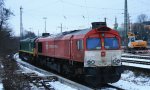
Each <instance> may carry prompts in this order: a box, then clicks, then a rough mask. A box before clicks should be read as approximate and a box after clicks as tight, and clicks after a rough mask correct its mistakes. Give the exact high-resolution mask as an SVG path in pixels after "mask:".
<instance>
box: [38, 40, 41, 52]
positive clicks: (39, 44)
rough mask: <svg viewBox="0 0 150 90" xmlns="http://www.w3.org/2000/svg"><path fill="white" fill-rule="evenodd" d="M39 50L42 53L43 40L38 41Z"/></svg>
mask: <svg viewBox="0 0 150 90" xmlns="http://www.w3.org/2000/svg"><path fill="white" fill-rule="evenodd" d="M38 52H39V53H42V42H39V43H38Z"/></svg>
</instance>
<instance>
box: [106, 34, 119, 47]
mask: <svg viewBox="0 0 150 90" xmlns="http://www.w3.org/2000/svg"><path fill="white" fill-rule="evenodd" d="M104 45H105V49H118V48H119V43H118V40H117V38H115V37H112V38H104Z"/></svg>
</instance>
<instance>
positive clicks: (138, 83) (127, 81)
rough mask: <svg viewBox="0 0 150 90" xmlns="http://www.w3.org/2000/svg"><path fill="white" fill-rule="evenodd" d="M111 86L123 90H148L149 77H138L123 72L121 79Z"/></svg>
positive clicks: (131, 73)
mask: <svg viewBox="0 0 150 90" xmlns="http://www.w3.org/2000/svg"><path fill="white" fill-rule="evenodd" d="M112 85H114V86H117V87H120V88H123V89H125V90H150V77H147V76H144V75H142V74H141V75H140V76H135V74H134V73H133V72H132V71H128V70H126V71H124V73H123V74H122V76H121V79H120V80H119V81H118V82H116V83H113V84H112Z"/></svg>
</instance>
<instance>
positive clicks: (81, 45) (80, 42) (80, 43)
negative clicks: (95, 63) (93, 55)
mask: <svg viewBox="0 0 150 90" xmlns="http://www.w3.org/2000/svg"><path fill="white" fill-rule="evenodd" d="M77 48H78V50H82V49H83V40H78V41H77Z"/></svg>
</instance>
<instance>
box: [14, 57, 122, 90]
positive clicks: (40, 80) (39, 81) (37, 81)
mask: <svg viewBox="0 0 150 90" xmlns="http://www.w3.org/2000/svg"><path fill="white" fill-rule="evenodd" d="M16 61H17V63H18V64H20V65H22V66H24V67H27V68H30V69H32V70H33V71H34V70H35V71H37V72H39V73H42V74H45V75H44V76H39V75H37V74H36V73H22V74H23V75H24V76H25V77H27V78H30V82H31V83H32V84H34V85H36V86H37V87H39V88H44V89H45V90H55V88H54V87H53V86H52V85H51V84H50V82H54V81H59V82H60V83H62V84H65V85H68V86H70V87H72V88H74V89H76V90H101V89H103V90H105V89H108V88H113V89H116V90H123V89H121V88H119V87H115V86H113V85H111V84H106V85H104V86H102V87H99V88H93V87H89V86H86V85H82V84H79V83H77V82H74V81H71V80H69V79H66V78H64V77H61V76H59V75H57V74H54V73H51V72H48V71H45V70H43V69H40V68H37V67H35V66H33V65H31V64H29V63H26V62H24V61H21V60H17V59H16Z"/></svg>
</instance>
